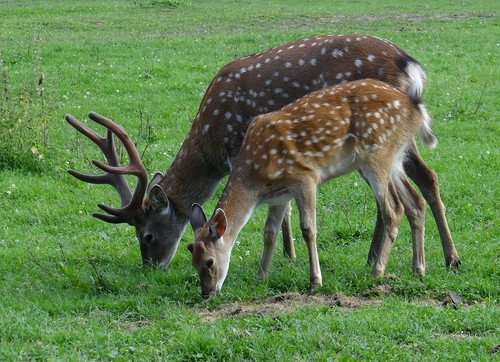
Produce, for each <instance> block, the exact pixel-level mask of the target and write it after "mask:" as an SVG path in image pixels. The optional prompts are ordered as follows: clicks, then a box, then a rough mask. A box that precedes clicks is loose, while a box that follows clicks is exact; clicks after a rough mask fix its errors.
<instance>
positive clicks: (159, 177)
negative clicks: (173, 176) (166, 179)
mask: <svg viewBox="0 0 500 362" xmlns="http://www.w3.org/2000/svg"><path fill="white" fill-rule="evenodd" d="M162 179H163V175H162V174H161V173H159V172H157V173H155V175H154V176H153V178H152V179H151V181H150V182H149V185H148V191H147V193H148V195H149V193H150V192H151V189H152V188H153V186H154V185H157V184H158V183H159V182H160V181H161V180H162Z"/></svg>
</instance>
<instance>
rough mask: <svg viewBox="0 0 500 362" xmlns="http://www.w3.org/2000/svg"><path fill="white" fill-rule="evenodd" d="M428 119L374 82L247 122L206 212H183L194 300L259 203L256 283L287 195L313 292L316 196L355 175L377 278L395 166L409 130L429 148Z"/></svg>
mask: <svg viewBox="0 0 500 362" xmlns="http://www.w3.org/2000/svg"><path fill="white" fill-rule="evenodd" d="M430 123H431V121H430V117H429V115H428V113H427V110H426V109H425V107H424V105H423V103H422V102H421V101H420V99H418V98H411V97H409V96H407V95H406V94H404V93H402V92H401V91H399V90H397V89H395V88H393V87H391V86H389V85H387V84H386V83H383V82H380V81H378V80H370V79H366V80H358V81H354V82H350V83H347V84H342V85H336V86H333V87H330V88H326V89H321V90H318V91H315V92H313V93H311V94H309V95H306V96H304V97H303V98H301V99H299V100H297V101H295V102H293V103H291V104H289V105H287V106H285V107H283V108H282V109H280V110H279V111H275V112H271V113H268V114H263V115H260V116H257V117H255V118H254V120H253V122H252V123H251V124H250V126H249V127H248V130H247V134H246V136H245V138H244V140H243V144H242V147H241V151H240V153H239V155H238V157H237V158H236V161H235V163H234V165H233V170H232V171H231V174H230V177H229V180H228V182H227V185H226V187H225V188H224V191H223V193H222V195H221V197H220V199H219V202H218V204H217V208H216V211H215V213H214V215H213V216H212V218H211V219H210V220H209V221H208V222H207V220H206V217H205V215H204V213H203V210H202V209H201V207H200V206H199V205H197V204H194V205H193V212H192V216H191V219H190V221H191V226H192V227H193V230H194V231H195V237H196V241H195V243H190V244H188V249H189V250H190V252H191V253H192V264H193V266H194V267H195V268H196V270H197V271H198V273H199V275H200V280H201V289H202V295H203V297H208V296H209V295H210V294H211V293H213V292H218V291H220V290H221V288H222V285H223V283H224V280H225V278H226V276H227V272H228V268H229V260H230V256H231V251H232V248H233V246H234V244H235V241H236V237H237V236H238V234H239V232H240V231H241V229H242V228H243V226H244V225H245V224H246V222H247V221H248V220H249V218H250V217H251V215H252V213H253V211H254V210H255V208H256V207H257V206H259V205H260V204H264V203H265V204H268V205H269V213H268V217H267V220H266V226H265V234H268V235H272V237H269V238H267V237H266V239H265V246H264V252H263V255H262V260H261V264H260V268H259V272H258V276H260V277H266V276H267V274H268V272H269V268H270V264H271V257H272V251H273V248H274V242H275V240H276V235H277V233H278V229H279V225H280V224H281V220H282V219H283V216H284V214H285V211H286V209H287V206H288V203H289V201H290V200H291V199H292V198H293V199H294V200H295V202H296V204H297V207H298V210H299V215H300V228H301V231H302V235H303V237H304V239H305V241H306V244H307V249H308V251H309V266H310V289H314V288H315V287H317V286H321V285H322V277H321V271H320V266H319V261H318V253H317V250H316V189H317V187H318V186H319V185H321V184H322V183H324V182H326V181H328V180H330V179H332V178H335V177H338V176H342V175H345V174H348V173H350V172H352V171H356V170H359V171H360V173H361V174H362V175H363V177H364V178H365V179H366V180H367V182H368V184H369V185H370V187H371V189H372V191H373V194H374V196H375V198H376V199H377V202H378V205H379V208H380V213H381V218H382V239H381V240H382V241H381V244H380V249H379V250H377V251H376V259H375V263H374V265H373V269H372V275H373V277H381V276H383V274H384V271H385V266H386V263H387V259H388V256H389V252H390V250H391V246H392V243H393V242H394V240H395V239H396V236H397V233H398V226H399V223H400V220H401V216H402V214H403V205H402V204H401V201H400V198H399V197H398V190H399V189H401V188H404V187H405V186H403V184H402V180H404V179H406V176H405V173H404V171H403V160H404V158H405V157H406V154H407V150H408V147H410V145H411V144H412V142H413V140H414V137H415V135H416V134H417V133H418V134H419V136H420V138H421V140H422V142H423V143H424V145H425V146H427V147H429V148H432V147H434V146H435V144H436V139H435V137H434V135H433V134H432V130H431V124H430Z"/></svg>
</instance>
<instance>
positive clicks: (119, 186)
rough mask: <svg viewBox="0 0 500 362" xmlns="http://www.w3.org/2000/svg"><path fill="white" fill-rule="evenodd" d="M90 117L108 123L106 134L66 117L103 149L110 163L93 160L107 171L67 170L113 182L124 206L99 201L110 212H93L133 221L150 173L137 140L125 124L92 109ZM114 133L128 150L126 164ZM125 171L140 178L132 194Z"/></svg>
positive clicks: (95, 180) (106, 218)
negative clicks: (137, 147)
mask: <svg viewBox="0 0 500 362" xmlns="http://www.w3.org/2000/svg"><path fill="white" fill-rule="evenodd" d="M88 117H89V118H90V119H91V120H93V121H94V122H97V123H99V124H100V125H101V126H104V127H106V129H107V130H108V132H107V135H106V137H101V136H99V135H98V134H97V133H96V132H95V131H94V130H92V129H91V128H89V127H87V126H86V125H84V124H83V123H81V122H80V121H78V120H77V119H76V118H75V117H73V116H72V115H69V114H68V115H66V117H64V118H65V119H66V121H67V122H68V123H69V124H71V125H72V126H73V127H74V128H76V129H77V130H78V131H79V132H80V133H81V134H83V135H84V136H86V137H88V138H89V139H90V140H91V141H92V142H94V143H95V144H96V145H97V146H98V147H99V148H100V149H101V151H102V153H103V154H104V156H105V157H106V160H107V162H108V164H105V163H103V162H100V161H97V160H93V161H92V163H93V164H94V165H95V166H96V167H98V168H100V169H101V170H103V171H104V172H106V173H105V174H104V175H85V174H82V173H80V172H78V171H75V170H68V173H69V174H70V175H72V176H74V177H76V178H77V179H79V180H81V181H84V182H88V183H93V184H108V185H111V186H113V187H114V188H115V189H116V191H117V192H118V195H119V196H120V199H121V207H120V208H113V207H109V206H107V205H104V204H99V205H98V206H99V208H101V209H102V210H103V211H105V212H107V213H108V214H110V215H105V214H100V213H93V214H92V215H93V216H94V217H96V218H98V219H101V220H103V221H106V222H109V223H113V224H118V223H129V224H132V219H133V217H134V216H135V215H137V214H138V213H139V212H140V210H141V209H142V202H143V199H144V194H145V192H146V187H147V181H148V176H147V173H146V170H145V168H144V165H143V164H142V161H141V158H140V156H139V154H138V152H137V149H136V147H135V145H134V143H133V142H132V140H131V139H130V137H129V136H128V135H127V132H125V130H124V129H123V127H121V126H120V125H118V124H116V123H115V122H114V121H112V120H111V119H109V118H106V117H104V116H101V115H100V114H97V113H94V112H90V113H89V114H88ZM113 134H114V135H115V136H116V137H118V139H119V140H120V141H121V142H122V143H123V146H124V147H125V149H126V150H127V153H128V155H129V159H130V160H129V164H128V165H127V166H120V162H119V159H118V155H117V153H116V149H115V147H114V142H113ZM123 175H134V176H136V177H137V178H138V182H137V186H136V188H135V190H134V193H133V194H132V192H131V190H130V187H129V186H128V184H127V181H126V180H125V177H124V176H123Z"/></svg>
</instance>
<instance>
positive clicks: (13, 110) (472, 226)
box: [0, 0, 500, 361]
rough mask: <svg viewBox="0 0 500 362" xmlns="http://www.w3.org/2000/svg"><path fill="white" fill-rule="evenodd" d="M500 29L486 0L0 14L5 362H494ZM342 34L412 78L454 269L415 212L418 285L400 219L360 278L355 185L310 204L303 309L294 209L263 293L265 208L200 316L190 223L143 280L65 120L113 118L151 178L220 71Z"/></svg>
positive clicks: (79, 140) (47, 8)
mask: <svg viewBox="0 0 500 362" xmlns="http://www.w3.org/2000/svg"><path fill="white" fill-rule="evenodd" d="M499 15H500V5H499V4H498V3H497V2H496V1H490V0H486V1H482V2H479V3H477V2H459V3H457V2H453V1H444V0H438V1H421V2H417V3H412V2H407V3H406V2H401V1H395V0H389V1H384V2H378V1H335V2H332V1H326V0H325V1H309V2H305V1H263V0H262V1H261V0H252V1H247V2H235V1H211V0H209V1H182V0H178V1H176V0H171V1H168V0H115V1H96V0H94V1H83V0H74V1H67V0H53V1H49V0H39V1H36V2H33V1H30V2H27V1H22V0H7V1H2V2H0V72H1V76H0V82H1V86H0V276H1V278H0V295H1V297H0V360H1V361H21V360H28V361H35V360H37V361H38V360H41V361H45V360H46V361H86V360H117V361H129V360H130V361H142V360H147V361H151V360H154V361H156V360H162V361H205V360H210V361H241V360H255V361H268V360H269V361H271V360H272V361H336V360H340V361H344V360H373V361H387V360H411V361H438V360H456V361H468V360H471V361H472V360H473V361H489V360H496V359H498V358H499V357H498V356H499V355H500V329H499V325H500V323H499V321H500V308H499V299H500V268H499V265H500V231H499V212H498V204H499V200H500V192H499V190H500V187H499V182H498V174H499V170H500V162H499V156H500V155H499V146H498V144H499V141H500V125H499V105H500V102H499V86H500V71H499V69H500V68H499V67H498V59H499V55H500V37H499V35H500V31H499V25H500V23H499ZM342 33H366V34H372V35H377V36H379V37H382V38H386V39H388V40H390V41H392V42H394V43H396V44H397V45H399V46H400V47H402V48H403V49H405V50H406V51H407V52H408V53H409V54H411V55H412V56H413V57H415V58H416V59H417V60H418V61H419V62H420V63H421V64H422V65H423V66H424V68H425V70H426V73H427V84H426V87H425V93H424V99H425V101H426V103H427V106H428V109H429V111H430V113H431V115H432V118H433V129H434V131H435V133H436V135H437V137H438V140H439V144H438V146H437V148H436V149H435V150H432V151H429V150H425V149H422V155H423V157H424V159H425V160H426V162H427V163H428V164H429V165H430V166H431V167H432V168H433V169H434V170H435V171H436V172H437V174H438V176H439V180H440V187H441V196H442V198H443V202H444V203H445V206H446V209H447V217H448V221H449V225H450V229H451V232H452V235H453V239H454V242H455V244H456V247H457V250H458V253H459V255H460V257H461V260H462V264H461V266H460V270H459V271H458V272H457V271H449V270H447V269H446V268H445V265H444V257H443V251H442V247H441V245H440V239H439V234H438V231H437V228H436V224H435V222H434V220H433V218H432V213H431V212H430V210H429V209H428V212H427V218H426V235H425V237H426V239H425V240H426V261H427V273H426V275H425V276H424V277H418V276H416V275H414V274H413V273H412V260H411V258H412V246H411V234H410V231H409V227H408V223H407V222H406V221H403V222H402V225H401V230H400V235H399V237H398V240H397V241H396V243H395V245H394V248H393V250H392V253H391V256H390V260H389V264H388V267H387V271H386V273H387V277H386V278H384V279H380V280H373V279H372V278H371V277H370V268H369V267H368V266H367V265H366V258H367V254H368V249H369V245H370V241H371V235H372V232H373V228H374V221H375V214H376V210H375V204H374V201H373V197H372V195H371V191H370V189H369V188H368V187H367V186H366V185H365V184H364V183H363V181H362V180H361V179H360V178H359V176H357V175H355V174H353V175H349V176H346V177H343V178H340V179H337V180H335V181H333V182H330V183H328V184H326V185H324V186H323V187H321V188H320V190H319V192H318V250H319V257H320V263H321V267H322V271H323V284H324V286H323V287H322V288H320V289H319V290H318V292H317V293H316V294H314V295H309V294H308V293H307V287H308V284H309V275H308V257H307V250H306V247H305V243H304V242H303V240H302V238H301V236H300V229H299V227H298V220H297V219H298V217H297V211H296V210H294V212H293V221H294V225H293V231H294V235H295V237H296V239H295V244H296V248H297V260H296V261H293V262H292V261H290V260H288V259H286V258H285V257H283V255H282V254H283V252H282V246H281V245H280V243H278V245H277V248H276V250H275V255H274V260H273V266H272V268H271V272H270V276H269V278H268V280H265V281H257V280H256V279H255V277H254V275H255V272H256V271H257V268H258V263H259V260H260V255H261V252H262V234H263V224H264V220H265V211H266V209H265V208H260V209H258V210H257V212H256V213H255V214H254V216H253V218H252V219H251V220H250V222H249V223H248V224H247V226H246V227H245V228H244V229H243V231H242V233H241V234H240V236H239V239H238V242H237V245H236V246H235V248H234V250H233V254H232V263H231V267H230V270H229V275H228V277H227V279H226V282H225V285H224V290H223V293H222V294H221V295H219V296H217V297H215V298H212V299H211V300H209V301H208V302H205V301H203V300H202V298H201V296H200V290H199V285H198V275H197V273H196V271H195V270H194V268H193V267H192V266H191V259H190V254H189V252H188V250H187V249H186V247H185V245H186V244H187V243H188V242H190V241H192V240H193V233H192V231H191V229H190V228H189V227H187V228H186V232H185V234H184V236H183V239H182V240H181V246H180V247H179V250H178V252H177V255H176V256H175V258H174V259H173V262H172V263H171V265H170V267H169V268H168V269H167V270H161V269H158V268H146V269H145V268H143V267H142V265H141V259H140V251H139V247H138V243H137V240H136V238H135V232H134V229H133V227H131V226H128V225H111V224H106V223H104V222H102V221H100V220H97V219H95V218H93V217H92V216H91V214H92V212H95V211H98V207H97V204H98V203H109V204H112V205H117V204H118V203H119V199H118V197H117V195H115V191H114V190H112V189H111V188H109V187H108V186H98V185H89V184H84V183H82V182H79V181H77V180H76V179H74V178H72V177H71V176H70V175H68V174H67V172H66V170H67V169H68V168H73V169H76V170H80V171H86V172H90V173H97V170H96V169H95V167H93V165H92V164H91V162H90V161H91V160H92V159H101V155H100V153H99V151H98V150H97V147H95V145H94V144H92V143H91V142H89V141H88V140H87V139H85V138H84V137H82V136H81V135H79V134H78V133H77V132H76V131H75V130H74V129H73V128H72V127H70V126H69V125H68V124H67V123H66V122H65V121H64V115H65V114H67V113H70V114H72V115H74V116H75V117H77V118H79V119H80V120H85V119H86V114H87V113H88V112H89V111H96V112H98V113H101V114H103V115H105V116H108V117H110V118H113V119H114V120H116V121H117V122H118V123H120V124H122V125H123V126H124V127H125V129H126V130H127V132H128V133H129V135H130V136H131V137H132V138H133V139H134V141H135V142H136V144H137V148H138V150H139V152H140V154H141V155H143V162H144V164H145V166H146V168H147V170H148V173H149V174H150V175H152V174H153V173H154V172H156V171H161V172H165V171H166V170H167V169H168V167H169V165H170V164H171V162H172V160H173V159H174V157H175V155H176V153H177V151H178V149H179V147H180V145H181V144H182V141H183V139H184V137H185V135H186V133H187V132H188V130H189V128H190V124H191V121H192V119H193V118H194V117H195V115H196V113H197V111H198V107H199V104H200V102H201V100H202V97H203V94H204V92H205V90H206V88H207V87H208V85H209V83H210V81H211V80H212V78H213V77H214V76H215V74H216V73H217V71H218V70H219V69H220V68H221V67H223V66H224V65H225V64H227V63H228V62H230V61H231V60H233V59H236V58H239V57H242V56H245V55H248V54H251V53H255V52H258V51H261V50H265V49H268V48H271V47H273V46H277V45H280V44H284V43H286V42H289V41H292V40H296V39H300V38H303V37H309V36H316V35H320V34H342ZM90 122H91V121H88V124H89V125H91V123H90ZM92 126H94V125H92ZM94 129H96V130H98V131H99V132H101V133H102V134H103V133H104V131H103V130H102V129H99V127H94ZM122 153H123V151H122ZM124 161H126V160H125V159H124ZM129 181H130V183H131V184H132V186H134V183H135V180H134V178H129ZM223 185H224V183H221V187H220V188H219V190H218V191H217V193H216V196H215V197H214V199H213V200H211V201H210V202H208V203H207V204H206V205H204V209H205V211H206V212H207V214H211V212H212V210H213V208H214V206H215V203H216V199H217V196H218V195H220V192H221V190H222V187H223Z"/></svg>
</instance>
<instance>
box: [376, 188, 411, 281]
mask: <svg viewBox="0 0 500 362" xmlns="http://www.w3.org/2000/svg"><path fill="white" fill-rule="evenodd" d="M379 203H380V211H381V214H382V221H383V230H384V236H383V238H382V243H381V245H380V248H379V250H378V253H377V258H376V260H375V263H374V264H373V268H372V277H373V278H381V277H383V276H384V273H385V268H386V266H387V261H388V260H389V254H390V253H391V249H392V245H393V244H394V241H395V240H396V237H397V235H398V227H399V223H400V222H401V217H402V216H403V205H402V203H401V201H400V200H399V197H398V194H397V191H396V188H395V187H394V184H393V183H392V182H389V185H388V188H386V191H385V193H384V192H383V191H382V195H381V200H380V201H379Z"/></svg>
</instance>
